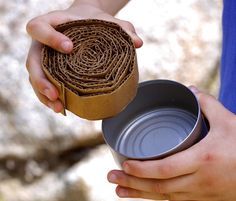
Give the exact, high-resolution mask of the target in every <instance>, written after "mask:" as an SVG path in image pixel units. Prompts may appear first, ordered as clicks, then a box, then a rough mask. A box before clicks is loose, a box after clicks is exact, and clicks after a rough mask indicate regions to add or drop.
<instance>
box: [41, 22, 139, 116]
mask: <svg viewBox="0 0 236 201" xmlns="http://www.w3.org/2000/svg"><path fill="white" fill-rule="evenodd" d="M56 30H57V31H59V32H61V33H63V34H64V35H66V36H68V37H69V38H70V39H71V40H72V42H73V51H72V52H71V53H70V54H63V53H60V52H58V51H56V50H54V49H52V48H50V47H48V46H46V45H45V46H44V47H43V49H42V67H43V70H44V72H45V74H46V76H47V78H48V79H49V80H50V81H51V82H52V83H53V84H54V85H55V86H56V87H57V89H58V91H59V99H60V100H61V102H62V103H63V106H64V109H63V111H62V113H63V114H64V115H66V111H65V110H66V109H67V110H69V111H71V112H72V113H74V114H76V115H78V116H79V117H81V118H85V119H89V120H99V119H104V118H108V117H112V116H115V115H117V114H118V113H119V112H121V111H122V110H123V109H124V108H125V107H126V106H127V105H128V104H129V103H130V102H131V101H132V99H133V98H134V96H135V95H136V92H137V85H138V66H137V59H136V53H135V48H134V45H133V42H132V40H131V38H130V37H129V35H128V34H127V33H126V32H125V31H123V30H122V28H121V27H120V26H119V25H117V24H115V23H113V22H107V21H103V20H96V19H89V20H77V21H72V22H67V23H64V24H61V25H59V26H57V27H56Z"/></svg>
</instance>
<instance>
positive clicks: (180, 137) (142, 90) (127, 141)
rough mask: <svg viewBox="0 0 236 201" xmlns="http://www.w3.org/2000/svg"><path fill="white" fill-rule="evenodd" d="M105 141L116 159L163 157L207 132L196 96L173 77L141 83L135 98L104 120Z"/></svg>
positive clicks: (185, 146) (195, 141)
mask: <svg viewBox="0 0 236 201" xmlns="http://www.w3.org/2000/svg"><path fill="white" fill-rule="evenodd" d="M102 131H103V136H104V139H105V142H106V143H107V144H108V145H109V147H110V148H111V151H112V154H113V156H114V158H115V160H116V162H117V163H118V164H119V165H121V164H122V163H123V161H125V160H127V159H134V160H153V159H162V158H164V157H167V156H170V155H172V154H174V153H177V152H179V151H182V150H184V149H187V148H189V147H190V146H192V145H193V144H195V143H197V142H198V141H199V140H201V139H202V138H203V137H204V136H205V135H206V134H207V132H208V128H207V126H206V122H205V120H204V117H203V115H202V113H201V109H200V105H199V103H198V100H197V98H196V96H195V95H194V94H193V92H192V91H191V90H190V89H189V88H187V87H186V86H184V85H182V84H180V83H178V82H175V81H171V80H151V81H146V82H142V83H140V84H139V87H138V91H137V95H136V97H135V98H134V100H133V101H132V102H131V103H130V104H129V105H128V106H127V107H126V108H125V109H124V110H123V111H122V112H121V113H119V114H118V115H116V116H114V117H111V118H108V119H104V120H103V121H102Z"/></svg>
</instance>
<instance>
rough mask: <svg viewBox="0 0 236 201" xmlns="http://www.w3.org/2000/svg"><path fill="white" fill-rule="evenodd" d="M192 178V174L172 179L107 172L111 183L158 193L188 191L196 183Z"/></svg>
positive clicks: (117, 171)
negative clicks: (147, 177)
mask: <svg viewBox="0 0 236 201" xmlns="http://www.w3.org/2000/svg"><path fill="white" fill-rule="evenodd" d="M194 178H195V177H193V176H192V175H185V176H182V177H176V178H173V179H166V180H157V179H143V178H137V177H134V176H130V175H127V174H125V173H124V172H123V171H119V170H113V171H111V172H109V173H108V181H109V182H111V183H114V184H118V185H119V186H122V187H127V188H132V189H136V190H139V191H144V192H149V193H159V194H167V193H168V194H170V193H176V192H186V193H187V192H190V191H191V189H192V188H191V186H192V185H193V184H194V183H196V182H195V181H194Z"/></svg>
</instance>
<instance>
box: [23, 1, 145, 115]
mask: <svg viewBox="0 0 236 201" xmlns="http://www.w3.org/2000/svg"><path fill="white" fill-rule="evenodd" d="M86 18H90V19H91V18H93V19H101V20H106V21H112V22H115V23H117V24H119V25H120V26H121V27H122V28H123V29H124V30H125V31H126V32H127V33H128V34H129V35H130V36H131V38H132V40H133V42H134V45H135V47H136V48H139V47H141V46H142V40H141V39H140V38H139V37H138V35H137V34H136V32H135V28H134V26H133V25H132V24H131V23H130V22H127V21H123V20H119V19H117V18H114V17H113V16H111V15H109V14H107V13H105V12H104V11H102V10H100V9H98V8H96V7H94V6H91V5H86V4H83V5H80V6H72V7H70V8H68V9H66V10H62V11H53V12H50V13H48V14H46V15H42V16H39V17H36V18H34V19H32V20H31V21H29V23H28V24H27V27H26V29H27V32H28V33H29V35H30V36H31V37H32V44H31V47H30V50H29V53H28V57H27V61H26V68H27V70H28V72H29V80H30V83H31V85H32V87H33V89H34V91H35V94H36V95H37V97H38V99H39V100H40V101H41V102H42V103H43V104H45V105H46V106H48V107H50V108H51V109H52V110H54V111H55V112H61V110H62V109H63V105H62V103H61V101H60V100H59V99H58V96H59V94H58V91H57V89H56V87H55V86H54V85H53V84H52V83H51V82H50V81H49V80H48V79H47V78H46V76H45V74H44V72H43V70H42V67H41V50H42V44H46V45H48V46H50V47H52V48H53V49H56V50H58V51H60V52H62V53H70V52H71V51H72V49H73V43H72V41H71V40H70V39H69V38H68V37H66V36H65V35H63V34H62V33H60V32H57V31H56V30H55V29H54V27H56V26H57V25H59V24H62V23H65V22H68V21H73V20H79V19H86Z"/></svg>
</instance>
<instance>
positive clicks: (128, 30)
mask: <svg viewBox="0 0 236 201" xmlns="http://www.w3.org/2000/svg"><path fill="white" fill-rule="evenodd" d="M118 24H119V25H120V26H121V27H122V28H123V29H124V31H126V33H128V34H129V36H130V37H131V38H132V40H133V42H134V46H135V47H136V48H140V47H141V46H142V45H143V41H142V39H141V38H140V37H139V36H138V35H137V33H136V31H135V28H134V26H133V24H132V23H130V22H128V21H123V20H119V21H118Z"/></svg>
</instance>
